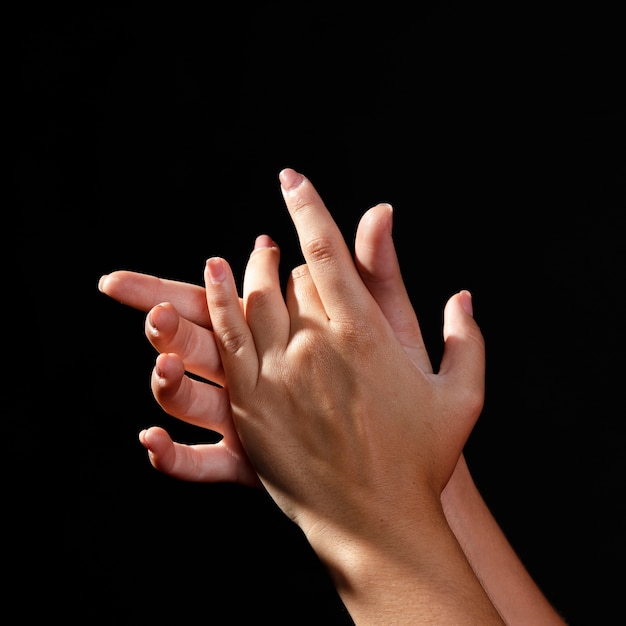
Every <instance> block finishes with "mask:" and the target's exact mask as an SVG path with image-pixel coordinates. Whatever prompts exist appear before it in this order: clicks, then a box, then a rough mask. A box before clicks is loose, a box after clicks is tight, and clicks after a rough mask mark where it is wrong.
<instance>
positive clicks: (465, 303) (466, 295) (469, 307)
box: [459, 289, 474, 317]
mask: <svg viewBox="0 0 626 626" xmlns="http://www.w3.org/2000/svg"><path fill="white" fill-rule="evenodd" d="M459 295H460V297H461V306H462V307H463V310H464V311H465V312H466V313H467V314H468V315H471V316H472V317H473V316H474V305H473V304H472V294H471V293H470V292H469V291H467V289H463V291H461V292H460V294H459Z"/></svg>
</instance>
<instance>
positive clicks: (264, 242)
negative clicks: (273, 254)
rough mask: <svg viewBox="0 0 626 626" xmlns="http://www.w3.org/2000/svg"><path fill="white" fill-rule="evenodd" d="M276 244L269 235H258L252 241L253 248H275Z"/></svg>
mask: <svg viewBox="0 0 626 626" xmlns="http://www.w3.org/2000/svg"><path fill="white" fill-rule="evenodd" d="M275 247H276V244H275V243H274V240H273V239H272V238H271V237H270V236H269V235H259V236H258V237H257V238H256V239H255V241H254V249H255V250H261V249H263V248H275Z"/></svg>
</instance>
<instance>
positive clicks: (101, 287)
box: [98, 274, 108, 291]
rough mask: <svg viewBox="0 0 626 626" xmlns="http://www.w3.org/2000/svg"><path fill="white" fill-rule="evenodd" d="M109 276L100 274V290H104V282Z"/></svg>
mask: <svg viewBox="0 0 626 626" xmlns="http://www.w3.org/2000/svg"><path fill="white" fill-rule="evenodd" d="M107 277H108V274H102V276H100V280H99V281H98V291H104V289H103V288H104V283H105V282H106V279H107Z"/></svg>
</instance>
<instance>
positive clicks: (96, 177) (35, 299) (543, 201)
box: [4, 2, 625, 625]
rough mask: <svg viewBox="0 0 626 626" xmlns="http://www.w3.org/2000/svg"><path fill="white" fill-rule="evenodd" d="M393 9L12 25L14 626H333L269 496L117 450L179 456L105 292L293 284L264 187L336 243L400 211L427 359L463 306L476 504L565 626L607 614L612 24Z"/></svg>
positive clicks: (131, 322)
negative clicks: (317, 205)
mask: <svg viewBox="0 0 626 626" xmlns="http://www.w3.org/2000/svg"><path fill="white" fill-rule="evenodd" d="M614 4H615V5H617V4H618V3H614ZM159 6H160V7H161V8H158V7H159ZM215 6H216V7H217V5H215ZM399 6H400V5H399ZM399 6H398V7H396V6H394V5H393V3H384V4H383V5H381V6H375V7H371V8H368V9H365V8H364V5H363V6H361V5H347V6H346V5H341V6H340V5H339V3H336V4H335V5H329V6H325V5H324V4H323V3H313V4H311V5H310V6H308V5H306V4H299V5H298V6H297V8H296V7H294V6H292V5H290V4H281V3H259V4H255V5H252V6H245V5H232V6H231V8H224V7H222V6H220V7H219V10H218V9H217V8H216V9H215V10H214V12H212V11H210V10H206V9H203V10H199V9H190V8H189V7H186V6H184V5H172V6H171V7H168V6H167V5H158V4H157V5H153V6H150V8H149V9H148V8H147V7H142V6H140V5H135V4H132V3H126V4H124V5H119V6H116V5H113V4H107V5H104V4H103V5H102V6H99V4H97V3H90V4H87V3H85V4H84V6H83V7H82V8H79V9H72V10H70V9H66V10H63V9H60V8H59V7H58V6H56V5H55V6H53V5H49V6H48V7H47V8H43V9H41V8H40V9H37V10H34V9H33V10H32V12H30V13H26V12H25V13H24V14H21V15H20V16H19V20H18V22H17V27H18V28H17V33H18V39H19V46H18V53H19V64H18V67H19V82H18V90H17V95H16V97H15V98H14V102H15V104H16V111H15V119H16V120H17V124H16V128H17V130H18V146H17V151H16V160H15V175H16V176H15V179H16V183H17V185H16V191H17V200H16V203H15V210H14V211H13V210H12V209H11V210H12V214H14V216H15V218H16V219H15V220H14V221H13V225H11V226H9V225H7V226H5V228H6V230H5V240H6V244H5V248H6V249H7V250H8V251H10V254H9V260H8V262H7V266H8V267H7V272H6V274H7V275H8V276H7V277H8V281H6V282H5V289H6V292H5V319H8V320H9V321H8V327H7V332H6V336H7V339H8V341H7V344H6V345H7V352H6V358H7V361H8V362H7V367H8V369H9V370H10V371H11V372H13V373H15V374H16V375H14V376H13V375H12V376H10V378H9V382H8V384H7V386H6V389H5V403H4V406H5V411H6V413H5V418H4V424H5V439H4V447H5V458H6V459H7V461H8V464H9V467H10V471H9V472H8V473H7V475H6V493H7V497H10V498H11V500H7V501H8V502H9V503H11V502H13V503H14V504H12V505H11V506H10V509H9V510H10V514H9V515H8V518H9V519H10V521H11V522H13V523H14V527H13V526H11V531H9V532H7V542H8V547H9V548H10V553H11V554H12V555H13V556H14V557H16V558H15V559H12V560H11V562H10V572H11V577H10V579H11V585H12V586H13V585H14V586H15V588H16V591H17V592H20V591H21V592H23V594H24V595H21V594H18V593H16V595H15V597H16V598H21V599H20V600H19V602H20V610H21V611H22V613H23V614H24V615H26V616H28V615H38V616H39V615H41V616H43V615H49V616H55V617H58V618H60V619H63V620H68V621H72V620H77V621H80V622H81V623H98V624H100V623H102V624H127V623H128V624H130V623H133V624H142V623H150V624H155V623H186V622H188V621H190V620H191V619H194V618H201V619H202V620H203V621H204V623H210V624H240V623H252V622H253V621H254V623H256V620H258V619H268V620H270V621H271V623H274V624H349V623H350V619H349V617H348V615H347V614H346V613H345V611H344V610H343V607H342V605H341V602H340V601H339V600H338V598H337V596H336V594H335V592H334V590H333V588H332V586H331V585H330V583H329V581H328V579H327V578H326V575H325V573H324V571H323V570H322V569H321V567H320V566H319V564H318V563H317V561H316V559H315V558H314V555H313V554H312V552H311V550H310V549H309V547H308V545H307V544H306V542H305V541H304V539H303V537H302V536H301V535H300V533H299V531H298V530H297V529H296V528H295V527H294V526H293V525H292V524H291V523H290V522H288V521H287V520H286V519H285V518H284V516H283V515H282V513H280V511H278V510H277V509H276V507H275V506H274V505H273V503H272V502H271V501H269V500H268V499H267V498H266V497H265V496H264V495H263V494H261V493H257V492H254V491H251V490H249V489H245V488H241V487H238V486H236V485H196V484H187V483H181V482H177V481H174V480H172V479H169V478H168V477H165V476H163V475H161V474H159V473H157V472H156V471H155V470H153V469H152V468H151V467H150V465H149V463H148V462H147V460H146V458H145V452H144V450H143V448H142V447H141V446H140V445H139V443H138V442H137V433H138V431H139V430H141V429H142V428H144V427H145V426H147V425H150V424H161V425H164V426H166V427H167V428H169V429H171V431H172V433H173V434H174V435H175V436H176V437H177V438H179V439H181V440H187V441H192V440H194V438H195V437H197V436H198V433H197V432H194V431H193V429H187V428H185V427H184V426H182V425H180V424H176V423H175V421H174V420H173V419H172V418H170V417H169V416H167V415H165V414H163V412H162V411H161V410H160V408H159V407H158V406H157V404H156V403H155V401H154V400H153V398H152V395H151V393H150V389H149V382H148V381H149V374H150V370H151V368H152V365H153V361H154V356H155V353H154V352H153V349H152V348H151V346H150V345H149V344H148V341H147V339H146V338H145V336H144V334H143V321H144V315H143V313H141V312H139V311H135V310H132V309H129V308H126V307H124V306H123V305H121V304H118V303H116V302H113V301H111V300H110V299H108V298H107V297H106V296H104V295H102V294H100V293H99V292H98V291H97V288H96V285H97V281H98V278H99V277H100V275H101V274H103V273H107V272H110V271H112V270H115V269H132V270H136V271H144V272H148V273H151V274H155V275H158V276H162V277H166V278H173V279H178V280H186V281H189V282H194V283H198V284H201V282H202V269H203V265H204V260H205V259H206V258H207V257H209V256H212V255H223V256H225V257H226V258H228V259H229V260H230V261H231V263H232V265H233V267H234V268H235V271H236V274H237V275H238V276H241V274H242V272H243V269H244V266H245V261H246V259H247V256H248V253H249V251H250V249H251V247H252V244H253V241H254V237H255V236H256V235H258V234H260V233H261V232H267V233H269V234H270V235H271V236H272V237H274V238H275V239H276V240H277V241H278V243H279V244H280V245H281V249H282V259H283V260H282V264H283V268H284V270H285V271H286V270H287V269H289V268H291V267H292V266H294V265H296V264H297V263H299V262H300V257H299V252H298V248H297V242H296V237H295V232H294V230H293V228H292V226H291V223H290V221H289V218H288V215H287V212H286V210H285V208H284V206H283V203H282V198H281V195H280V192H279V188H278V181H277V175H278V172H279V171H280V169H282V168H283V167H285V166H291V167H294V168H296V169H298V170H300V171H302V172H303V173H305V174H306V175H307V176H308V177H309V178H311V180H312V181H313V182H314V184H315V185H316V187H317V188H318V190H319V191H320V193H321V194H322V197H323V198H324V200H325V201H326V204H327V206H328V207H329V209H330V210H331V212H332V213H333V215H334V216H335V217H336V219H337V221H338V223H339V224H340V226H341V228H342V229H343V231H344V233H345V235H346V239H347V241H348V242H349V243H350V245H351V244H352V241H353V236H354V228H355V226H356V223H357V220H358V218H359V217H360V215H361V214H362V213H363V212H364V211H365V210H366V209H367V208H369V207H370V206H372V205H373V204H375V203H377V202H379V201H387V202H390V203H391V204H393V205H394V208H395V218H394V219H395V222H394V236H395V240H396V244H397V248H398V253H399V256H400V260H401V264H402V268H403V272H404V276H405V279H406V283H407V286H408V288H409V292H410V294H411V297H412V300H413V302H414V305H415V308H416V310H417V312H418V314H419V316H420V320H421V321H422V325H423V330H424V332H425V335H426V339H427V342H428V344H429V347H430V349H431V352H432V355H433V361H435V362H437V361H438V360H439V357H440V355H441V314H442V308H443V304H444V302H445V300H446V299H447V298H448V297H449V296H450V295H451V294H452V293H453V292H455V291H456V290H458V289H461V288H469V289H470V290H471V291H472V292H473V294H474V301H475V316H476V319H477V320H478V322H479V324H480V325H481V328H482V330H483V333H484V335H485V338H486V341H487V358H488V369H487V401H486V405H485V409H484V411H483V415H482V416H481V419H480V420H479V423H478V425H477V427H476V429H475V431H474V432H473V434H472V436H471V439H470V441H469V443H468V447H467V457H468V460H469V463H470V467H471V468H472V469H473V472H474V474H475V478H476V480H477V483H478V485H479V487H480V488H481V490H482V492H483V495H484V497H485V499H486V500H487V502H488V504H489V506H490V507H491V508H492V510H493V512H494V514H495V515H496V517H497V519H498V520H499V522H500V524H501V525H502V527H503V529H504V531H505V532H506V534H507V536H508V537H509V539H510V540H511V542H512V544H513V545H514V547H515V548H516V550H517V551H518V552H519V554H520V556H521V557H522V559H523V561H524V562H525V564H526V565H527V567H528V569H529V570H530V572H531V573H532V575H533V576H534V577H535V579H536V580H537V581H538V583H539V584H540V586H541V587H542V588H543V590H544V591H545V593H546V594H547V595H548V597H549V598H550V600H551V601H552V602H553V603H554V604H555V605H556V606H557V608H558V609H559V610H560V611H561V612H562V613H563V615H564V616H565V617H566V619H567V620H568V621H569V623H570V624H572V625H578V624H602V623H611V622H612V619H613V616H615V615H617V614H620V613H621V611H622V603H623V600H622V597H623V596H622V587H623V567H624V556H625V551H624V536H625V533H624V504H623V495H624V470H623V459H624V457H623V451H624V446H623V441H622V438H621V432H622V422H623V420H624V404H623V389H624V387H623V372H624V368H623V351H624V332H623V318H624V313H625V310H624V309H625V307H624V271H623V267H624V243H623V242H624V235H625V232H624V231H625V228H624V209H625V206H624V180H625V179H624V174H625V172H624V154H623V146H624V140H625V132H624V106H623V102H622V101H620V100H619V86H620V81H621V82H623V68H624V63H623V60H624V55H623V52H624V50H623V42H622V39H623V36H622V34H621V33H620V32H619V21H618V20H617V13H616V11H615V10H614V8H613V5H611V4H606V3H594V5H593V6H594V8H593V11H592V10H591V9H589V7H586V6H584V5H580V6H578V5H572V4H571V3H567V4H565V3H563V4H558V3H540V4H539V3H538V4H537V5H533V4H527V3H525V4H524V5H519V4H518V3H513V4H510V3H506V8H505V9H503V8H502V7H501V6H500V4H497V3H494V4H493V5H488V4H485V5H478V6H476V5H475V4H472V5H471V7H470V6H469V5H468V3H454V2H431V3H425V4H418V5H401V6H403V7H404V8H399ZM13 528H14V529H13ZM7 566H9V564H8V562H7ZM23 598H26V600H24V599H23ZM66 623H67V622H66Z"/></svg>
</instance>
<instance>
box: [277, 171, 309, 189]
mask: <svg viewBox="0 0 626 626" xmlns="http://www.w3.org/2000/svg"><path fill="white" fill-rule="evenodd" d="M278 178H279V180H280V184H281V187H282V188H283V190H284V191H291V190H292V189H295V188H296V187H297V186H298V185H300V184H301V183H302V181H303V180H304V176H303V175H302V174H299V173H298V172H296V170H293V169H291V168H290V167H287V168H285V169H284V170H282V172H280V174H279V175H278Z"/></svg>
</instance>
